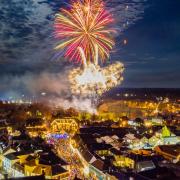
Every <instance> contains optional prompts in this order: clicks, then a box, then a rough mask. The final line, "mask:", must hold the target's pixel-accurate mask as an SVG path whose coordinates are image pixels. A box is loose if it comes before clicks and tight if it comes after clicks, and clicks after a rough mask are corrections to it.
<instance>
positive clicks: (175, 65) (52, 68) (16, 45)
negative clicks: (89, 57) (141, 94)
mask: <svg viewBox="0 0 180 180" xmlns="http://www.w3.org/2000/svg"><path fill="white" fill-rule="evenodd" d="M117 4H118V6H117ZM0 5H1V6H0V11H1V18H2V21H1V27H2V29H1V35H0V40H1V45H0V54H1V60H0V69H1V72H0V75H1V85H2V86H0V91H1V92H2V93H4V92H7V91H9V90H15V91H20V92H21V91H26V90H27V91H28V90H29V80H30V82H32V81H33V80H34V81H35V82H34V84H37V82H40V83H43V82H44V80H46V79H48V81H51V80H52V79H54V80H55V81H57V80H58V78H60V79H63V77H61V75H60V74H59V73H61V72H62V71H64V69H66V68H68V67H67V65H69V64H68V63H65V61H64V60H61V59H59V60H54V59H53V58H52V57H53V53H54V50H53V47H54V43H55V40H54V38H53V37H52V26H53V19H54V14H55V13H56V12H57V11H58V7H59V6H60V7H63V6H65V5H66V3H65V2H64V3H63V2H60V1H56V0H54V1H48V0H47V1H43V2H41V1H37V2H36V1H33V0H31V1H23V2H22V1H21V0H13V1H12V2H7V1H6V2H5V1H2V2H0ZM179 5H180V2H178V1H177V0H176V1H173V2H172V1H170V0H165V1H163V5H162V2H160V0H158V1H156V2H154V1H150V0H147V1H143V0H142V1H141V0H138V1H137V0H136V1H135V0H131V1H126V0H122V1H121V0H116V1H112V2H111V3H108V8H110V10H111V11H113V12H114V17H115V20H116V22H117V27H116V28H117V29H118V28H121V29H120V30H121V31H122V32H120V31H119V33H118V36H117V37H116V47H115V49H114V50H113V52H112V53H111V55H110V62H111V61H116V60H120V61H122V62H123V63H124V65H125V68H126V69H125V73H124V82H123V84H122V86H121V87H137V88H138V87H140V88H141V87H162V88H163V87H165V88H167V87H169V88H179V87H180V82H179V77H180V72H179V67H180V62H179V61H178V59H179V57H180V52H178V51H179V49H180V45H179V43H178V42H179V40H180V31H179V29H180V23H179V22H180V21H179V20H180V14H178V6H179ZM115 7H116V8H115ZM118 8H119V9H118ZM122 8H123V9H122ZM126 8H127V10H126ZM129 9H130V10H129ZM125 10H126V11H125ZM124 11H125V12H124ZM122 12H123V14H122ZM125 13H127V14H125ZM119 17H123V18H124V19H123V18H122V19H121V21H120V20H119ZM126 25H127V27H126ZM124 40H126V41H127V42H128V43H127V44H123V42H124ZM117 47H118V48H117ZM62 59H64V58H62ZM46 75H49V76H50V77H48V78H45V76H46ZM42 77H43V78H42ZM37 79H38V80H39V81H37ZM57 82H58V81H57ZM47 83H48V82H47ZM59 83H60V84H62V81H61V80H59ZM26 86H27V87H26ZM43 89H45V86H44V87H42V88H41V90H43ZM57 89H58V88H57ZM60 89H62V87H61V88H60Z"/></svg>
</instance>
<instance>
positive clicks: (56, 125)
mask: <svg viewBox="0 0 180 180" xmlns="http://www.w3.org/2000/svg"><path fill="white" fill-rule="evenodd" d="M51 128H52V131H53V132H59V131H60V132H61V131H65V132H76V131H77V130H78V124H77V122H76V121H75V119H72V118H61V119H55V120H54V121H53V122H52V123H51Z"/></svg>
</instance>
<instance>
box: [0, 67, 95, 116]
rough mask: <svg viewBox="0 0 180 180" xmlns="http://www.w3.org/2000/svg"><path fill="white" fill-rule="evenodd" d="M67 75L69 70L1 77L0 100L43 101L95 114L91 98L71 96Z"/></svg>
mask: <svg viewBox="0 0 180 180" xmlns="http://www.w3.org/2000/svg"><path fill="white" fill-rule="evenodd" d="M68 73H69V70H67V69H66V70H64V71H63V72H61V73H51V72H45V71H44V72H42V73H40V74H34V73H26V74H24V75H22V76H13V75H9V76H4V77H1V79H2V80H1V84H0V92H5V93H3V95H2V97H1V98H2V99H5V100H10V99H12V100H17V99H28V100H32V101H45V102H47V103H49V104H50V105H52V106H60V107H63V108H65V109H67V108H70V107H73V108H75V109H78V110H80V111H87V112H90V113H96V108H95V107H94V105H93V103H92V100H91V98H88V97H83V98H82V97H76V96H73V95H72V94H71V90H70V84H69V81H68Z"/></svg>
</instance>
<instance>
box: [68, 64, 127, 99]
mask: <svg viewBox="0 0 180 180" xmlns="http://www.w3.org/2000/svg"><path fill="white" fill-rule="evenodd" d="M123 71H124V66H123V64H121V63H120V62H116V63H114V64H112V65H109V66H107V67H105V68H101V67H100V66H95V65H94V64H89V65H88V66H87V67H86V68H85V69H81V68H76V69H74V70H73V71H71V72H70V74H69V80H70V83H71V90H72V93H73V94H76V95H85V96H93V95H94V94H96V95H102V94H103V93H104V92H106V91H108V90H109V89H111V88H113V87H115V86H117V85H119V84H120V83H121V82H122V80H123V77H122V73H123Z"/></svg>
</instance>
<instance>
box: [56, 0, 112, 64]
mask: <svg viewBox="0 0 180 180" xmlns="http://www.w3.org/2000/svg"><path fill="white" fill-rule="evenodd" d="M112 22H113V18H112V15H111V14H110V13H109V12H108V11H107V10H106V9H105V5H104V3H103V1H102V0H76V1H73V2H72V4H71V5H70V8H69V9H61V10H60V12H59V13H58V14H57V15H56V18H55V24H54V27H55V36H56V38H57V39H59V40H60V41H59V43H58V45H57V46H56V47H55V49H56V50H62V49H63V50H64V55H65V57H67V58H68V59H70V61H76V62H82V58H81V54H80V52H79V50H78V48H79V47H80V48H82V50H83V51H84V54H85V59H86V60H87V62H88V63H94V60H95V59H96V58H95V57H96V50H95V49H96V47H97V48H98V56H99V58H100V59H101V60H102V61H104V60H105V59H106V58H108V57H109V52H110V50H111V49H112V47H113V45H114V40H113V38H112V33H114V32H115V31H114V30H113V29H111V28H110V27H109V26H110V24H111V23H112Z"/></svg>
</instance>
